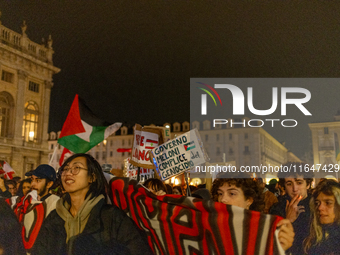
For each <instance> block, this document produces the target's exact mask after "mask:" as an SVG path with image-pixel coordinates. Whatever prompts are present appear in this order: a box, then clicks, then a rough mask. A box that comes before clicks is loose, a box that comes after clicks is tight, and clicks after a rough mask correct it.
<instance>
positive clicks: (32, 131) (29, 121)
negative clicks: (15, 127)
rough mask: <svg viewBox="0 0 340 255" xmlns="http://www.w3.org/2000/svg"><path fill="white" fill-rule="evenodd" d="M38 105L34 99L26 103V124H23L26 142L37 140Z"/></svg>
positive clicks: (23, 134)
mask: <svg viewBox="0 0 340 255" xmlns="http://www.w3.org/2000/svg"><path fill="white" fill-rule="evenodd" d="M38 118H39V109H38V105H37V104H36V103H34V102H32V101H29V102H27V103H26V104H25V113H24V124H23V126H22V136H23V138H24V140H25V141H26V142H37V134H38Z"/></svg>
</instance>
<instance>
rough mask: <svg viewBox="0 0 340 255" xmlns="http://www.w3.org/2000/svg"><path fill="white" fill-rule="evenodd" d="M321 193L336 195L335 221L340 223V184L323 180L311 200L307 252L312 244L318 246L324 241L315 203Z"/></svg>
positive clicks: (305, 247) (305, 243) (306, 242)
mask: <svg viewBox="0 0 340 255" xmlns="http://www.w3.org/2000/svg"><path fill="white" fill-rule="evenodd" d="M320 193H323V194H325V195H327V196H334V198H335V201H336V203H335V206H334V213H335V221H334V222H335V223H337V224H339V225H340V184H339V183H337V182H336V181H334V180H327V179H326V180H323V181H321V182H320V183H319V184H318V186H317V187H316V188H315V191H314V193H313V195H312V199H311V200H310V202H309V207H310V211H311V225H310V232H309V236H308V237H307V238H306V239H305V240H304V242H303V244H304V250H305V252H306V253H308V251H309V249H310V248H311V247H312V246H317V245H319V244H320V243H321V242H322V241H323V240H322V239H323V235H322V225H321V224H320V222H319V218H318V216H317V206H316V205H315V200H316V198H317V197H318V196H319V195H320ZM326 234H327V233H326Z"/></svg>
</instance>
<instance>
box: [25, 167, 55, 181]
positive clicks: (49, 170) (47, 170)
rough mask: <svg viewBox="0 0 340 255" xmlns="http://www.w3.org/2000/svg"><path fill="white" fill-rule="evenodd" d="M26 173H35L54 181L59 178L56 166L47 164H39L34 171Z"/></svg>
mask: <svg viewBox="0 0 340 255" xmlns="http://www.w3.org/2000/svg"><path fill="white" fill-rule="evenodd" d="M25 175H26V176H32V175H35V176H36V177H38V178H46V179H49V180H50V181H53V182H55V181H56V179H57V175H56V172H55V170H54V168H53V167H51V166H50V165H46V164H43V165H40V166H38V167H37V168H36V169H35V170H34V171H30V172H27V173H26V174H25Z"/></svg>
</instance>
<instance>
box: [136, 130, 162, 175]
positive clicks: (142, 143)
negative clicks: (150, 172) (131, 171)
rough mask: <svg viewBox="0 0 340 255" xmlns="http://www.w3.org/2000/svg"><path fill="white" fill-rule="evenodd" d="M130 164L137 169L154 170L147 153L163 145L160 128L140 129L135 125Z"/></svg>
mask: <svg viewBox="0 0 340 255" xmlns="http://www.w3.org/2000/svg"><path fill="white" fill-rule="evenodd" d="M133 133H134V134H133V143H132V155H131V160H130V163H131V164H133V165H134V166H137V167H143V168H148V169H155V166H154V165H153V164H152V163H151V161H150V154H149V151H150V150H152V149H154V148H155V147H157V146H159V145H161V144H162V143H163V128H162V127H150V126H148V127H144V128H143V127H142V126H141V125H138V124H136V125H135V127H134V132H133Z"/></svg>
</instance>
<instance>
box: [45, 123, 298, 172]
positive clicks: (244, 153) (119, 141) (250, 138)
mask: <svg viewBox="0 0 340 255" xmlns="http://www.w3.org/2000/svg"><path fill="white" fill-rule="evenodd" d="M153 126H154V125H153ZM163 126H164V127H166V126H171V138H172V139H173V138H175V137H176V136H178V135H181V134H183V133H185V132H188V131H189V130H190V129H193V128H196V129H198V131H199V134H200V137H201V141H202V142H203V147H204V149H205V150H206V152H207V154H208V156H209V158H210V162H209V163H220V162H235V165H236V167H240V166H260V165H261V164H262V165H265V166H269V165H271V166H279V165H281V164H284V163H286V162H288V161H294V162H301V160H300V159H299V158H298V157H297V156H295V155H294V154H293V153H292V152H290V151H289V150H288V149H287V148H286V147H285V146H284V144H282V143H280V142H278V141H277V140H276V139H275V138H274V137H272V136H271V135H270V134H269V133H268V132H266V131H265V130H264V129H263V128H235V127H232V128H231V127H229V126H224V127H222V126H219V127H217V128H212V126H211V123H210V122H209V121H204V122H202V123H200V122H198V121H194V122H193V123H192V124H191V128H190V123H189V122H183V123H178V122H176V123H173V124H172V125H171V124H170V123H165V124H164V125H163ZM59 134H60V132H58V133H55V132H51V133H50V139H49V150H50V155H49V158H50V159H51V158H52V155H53V153H54V150H55V149H56V146H58V147H57V149H56V153H55V156H54V157H53V159H52V161H51V165H52V166H53V167H54V168H55V169H57V168H58V167H59V159H60V156H61V154H62V151H63V147H62V146H60V145H58V143H57V139H58V135H59ZM132 144H133V129H132V127H130V128H128V127H126V126H123V127H121V129H120V130H119V131H117V132H116V133H115V134H113V135H111V136H110V137H108V138H107V139H106V140H104V141H103V142H102V143H100V144H98V145H97V146H95V147H94V148H92V149H91V150H90V151H89V152H88V153H89V154H91V155H92V156H93V157H94V158H96V159H97V160H98V162H99V163H100V164H101V165H103V164H111V165H112V167H113V168H114V169H124V160H125V159H126V158H128V157H130V156H131V153H130V152H117V150H118V149H129V148H131V147H132ZM193 176H194V174H193ZM274 177H275V175H274V176H272V175H268V176H267V177H266V178H274Z"/></svg>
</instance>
